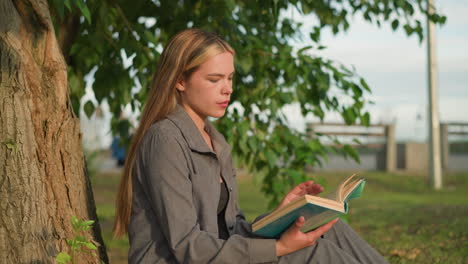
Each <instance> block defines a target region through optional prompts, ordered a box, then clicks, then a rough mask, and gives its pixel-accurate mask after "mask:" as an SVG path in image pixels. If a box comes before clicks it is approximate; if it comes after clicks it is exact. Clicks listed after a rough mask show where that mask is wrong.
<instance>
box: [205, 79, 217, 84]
mask: <svg viewBox="0 0 468 264" xmlns="http://www.w3.org/2000/svg"><path fill="white" fill-rule="evenodd" d="M208 80H209V81H210V82H212V83H217V82H218V81H219V80H217V79H216V80H215V79H208Z"/></svg>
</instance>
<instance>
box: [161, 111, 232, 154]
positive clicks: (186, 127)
mask: <svg viewBox="0 0 468 264" xmlns="http://www.w3.org/2000/svg"><path fill="white" fill-rule="evenodd" d="M167 119H169V120H171V121H172V122H173V123H174V124H175V125H176V126H177V127H178V128H179V129H180V131H181V132H182V135H183V137H184V138H185V140H186V141H187V143H188V145H189V147H190V149H192V150H193V151H196V152H200V153H213V154H215V155H216V156H218V158H221V156H224V155H225V154H226V153H229V152H230V150H231V147H230V146H229V144H228V143H227V142H226V140H225V139H224V136H223V135H222V134H221V133H219V132H218V131H217V130H216V128H215V127H214V126H213V125H212V124H211V122H210V121H208V119H207V120H206V121H205V131H206V132H207V133H208V134H209V135H210V137H211V141H212V143H213V147H214V150H215V152H213V151H212V150H211V149H210V147H209V146H208V145H207V144H206V142H205V140H204V139H203V136H202V135H201V133H200V131H198V128H197V126H196V125H195V122H194V121H193V120H192V118H191V117H190V116H189V115H188V114H187V112H185V110H184V108H183V107H182V106H181V105H179V104H177V106H176V108H175V110H174V111H173V112H172V113H171V114H169V115H168V116H167Z"/></svg>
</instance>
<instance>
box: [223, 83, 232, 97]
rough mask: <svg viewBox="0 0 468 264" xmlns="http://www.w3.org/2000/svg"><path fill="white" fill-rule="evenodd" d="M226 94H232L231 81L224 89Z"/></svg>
mask: <svg viewBox="0 0 468 264" xmlns="http://www.w3.org/2000/svg"><path fill="white" fill-rule="evenodd" d="M223 93H224V94H232V82H231V81H230V80H226V82H225V84H224V87H223Z"/></svg>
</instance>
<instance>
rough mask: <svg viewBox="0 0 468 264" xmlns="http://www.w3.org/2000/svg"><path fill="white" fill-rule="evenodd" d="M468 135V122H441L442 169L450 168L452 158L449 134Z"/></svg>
mask: <svg viewBox="0 0 468 264" xmlns="http://www.w3.org/2000/svg"><path fill="white" fill-rule="evenodd" d="M450 135H457V136H468V123H463V122H452V123H441V124H440V145H441V161H442V169H444V170H448V169H450V167H449V158H450V142H449V136H450ZM467 138H468V137H467Z"/></svg>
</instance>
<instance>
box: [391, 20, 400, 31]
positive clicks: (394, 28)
mask: <svg viewBox="0 0 468 264" xmlns="http://www.w3.org/2000/svg"><path fill="white" fill-rule="evenodd" d="M399 23H400V22H399V21H398V19H394V20H393V21H392V29H393V31H395V30H396V29H397V28H398V24H399Z"/></svg>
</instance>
